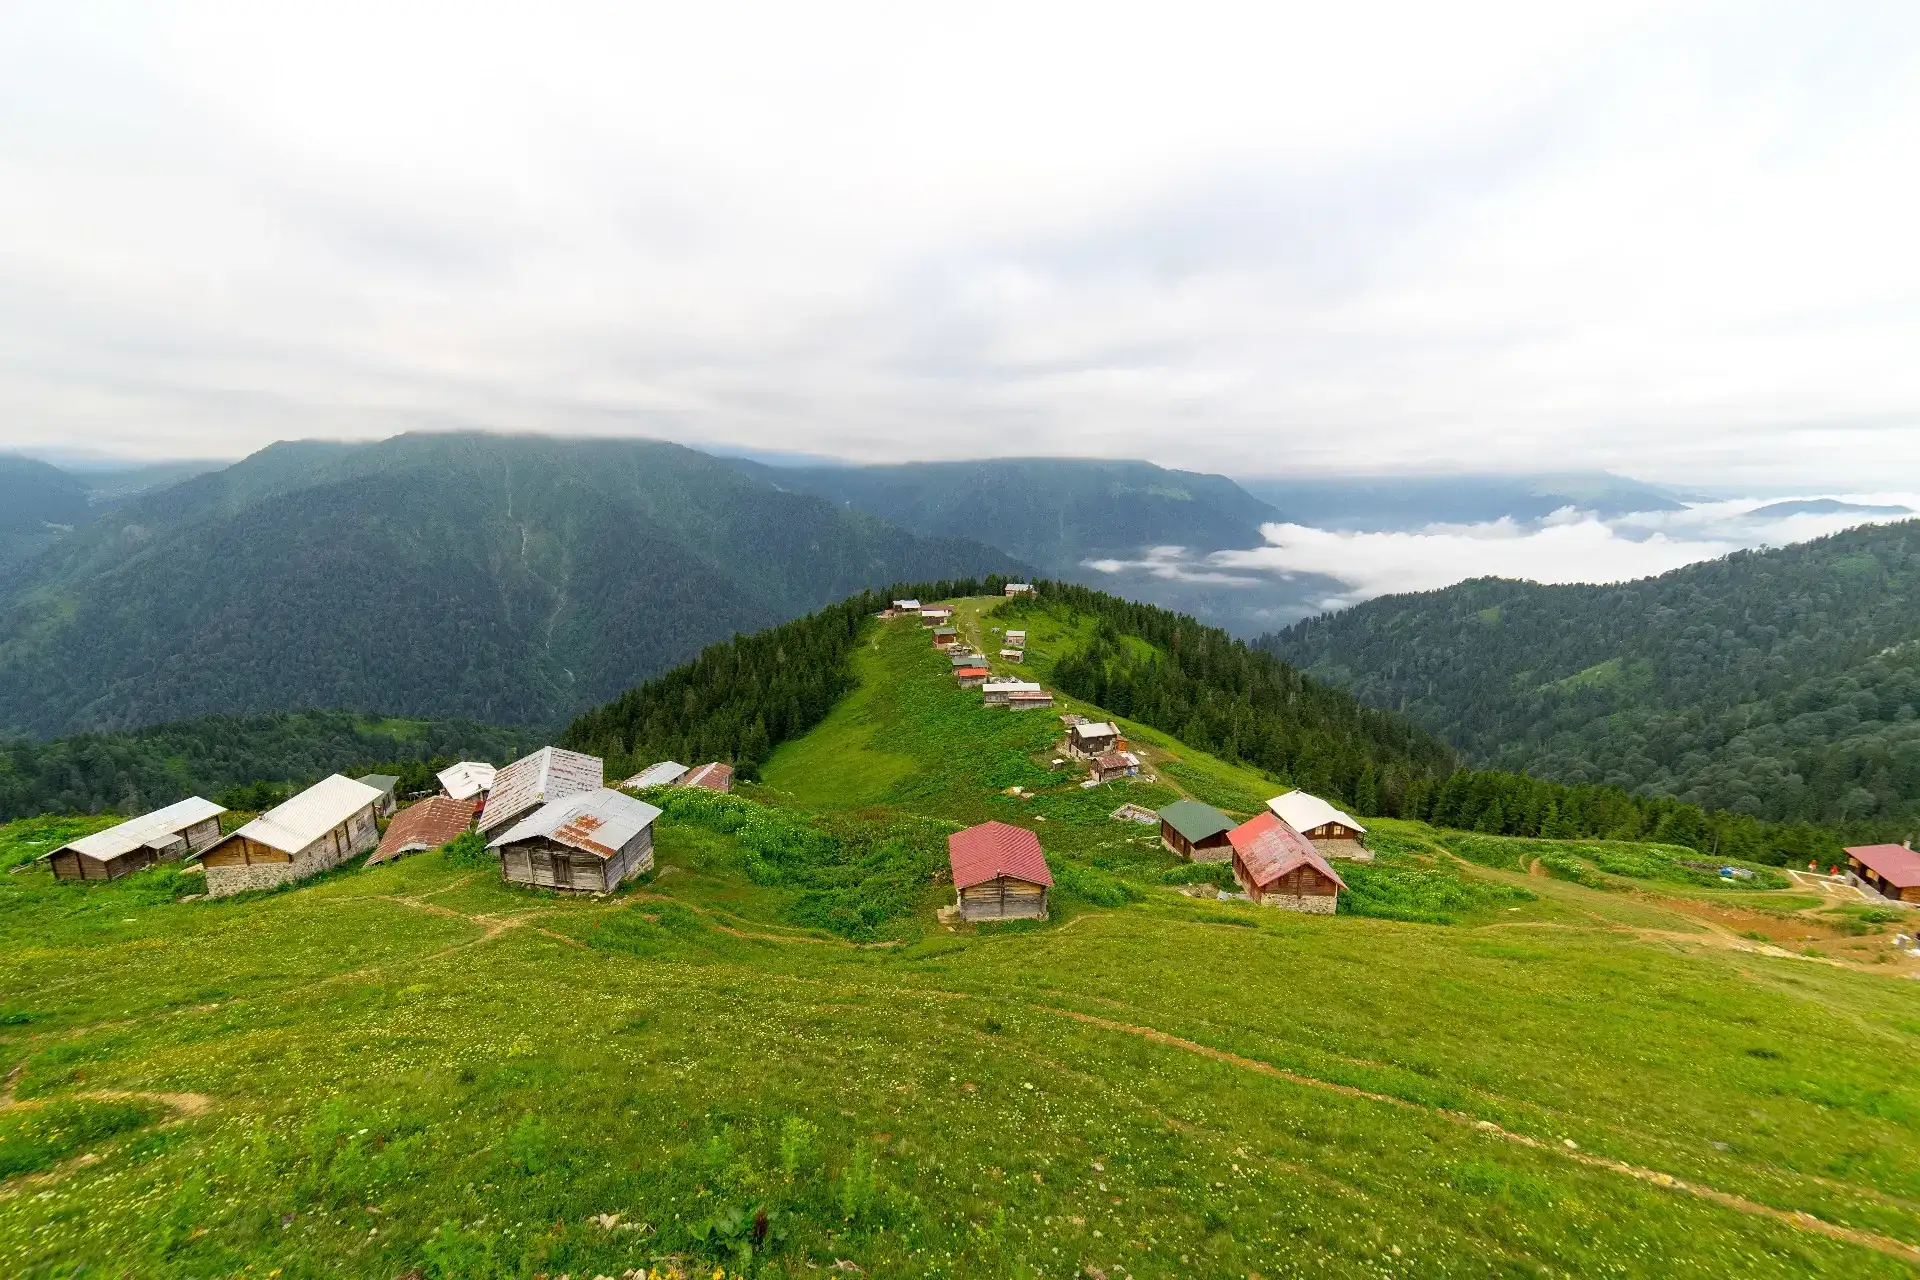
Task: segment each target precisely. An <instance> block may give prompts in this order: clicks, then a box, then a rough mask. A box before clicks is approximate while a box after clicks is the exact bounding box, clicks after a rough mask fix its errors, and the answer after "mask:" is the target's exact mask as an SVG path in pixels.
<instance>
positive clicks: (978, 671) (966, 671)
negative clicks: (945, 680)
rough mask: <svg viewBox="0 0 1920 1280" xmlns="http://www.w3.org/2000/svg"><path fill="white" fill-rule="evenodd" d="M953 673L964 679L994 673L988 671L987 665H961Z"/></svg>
mask: <svg viewBox="0 0 1920 1280" xmlns="http://www.w3.org/2000/svg"><path fill="white" fill-rule="evenodd" d="M953 674H954V675H956V676H959V677H960V678H961V679H963V680H967V679H971V678H973V677H974V676H989V675H992V674H993V673H992V672H991V671H988V670H987V669H986V668H985V667H961V668H959V669H957V670H956V671H955V672H954V673H953Z"/></svg>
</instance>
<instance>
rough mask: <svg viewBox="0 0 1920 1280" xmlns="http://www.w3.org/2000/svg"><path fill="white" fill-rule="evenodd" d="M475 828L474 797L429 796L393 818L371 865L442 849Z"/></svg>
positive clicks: (370, 861)
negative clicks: (402, 855)
mask: <svg viewBox="0 0 1920 1280" xmlns="http://www.w3.org/2000/svg"><path fill="white" fill-rule="evenodd" d="M472 825H473V798H472V797H471V796H469V797H468V798H467V799H465V800H455V799H454V798H453V797H452V796H428V797H427V798H426V799H425V800H422V801H420V802H419V803H418V804H410V805H408V806H407V807H406V808H404V809H402V810H401V811H400V812H399V813H397V814H395V815H394V817H393V822H392V823H391V824H390V825H389V826H388V827H387V833H386V834H385V835H383V836H381V837H380V847H379V848H378V849H375V850H374V851H373V856H372V857H371V858H368V859H367V865H368V866H370V867H371V866H376V865H378V864H379V863H382V862H386V861H388V860H390V859H393V858H397V857H399V856H400V855H401V854H403V853H414V852H417V851H419V850H422V849H438V848H439V847H440V846H441V845H443V844H446V843H447V842H448V841H449V840H452V839H453V838H454V837H456V836H460V835H464V834H465V833H466V830H467V828H469V827H471V826H472Z"/></svg>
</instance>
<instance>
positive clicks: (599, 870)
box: [487, 787, 660, 893]
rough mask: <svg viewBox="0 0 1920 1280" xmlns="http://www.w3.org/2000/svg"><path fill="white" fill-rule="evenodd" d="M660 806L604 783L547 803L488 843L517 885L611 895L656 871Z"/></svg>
mask: <svg viewBox="0 0 1920 1280" xmlns="http://www.w3.org/2000/svg"><path fill="white" fill-rule="evenodd" d="M659 816H660V810H658V809H656V808H654V807H653V806H652V805H650V804H648V803H647V802H646V801H644V800H636V799H634V798H633V797H632V796H629V795H623V794H622V793H620V792H618V791H614V790H612V789H611V788H607V787H602V788H600V789H599V790H597V791H587V792H583V793H581V794H579V795H571V796H567V797H566V798H565V799H562V800H555V801H553V802H552V803H550V804H545V805H542V806H541V807H540V808H539V809H537V810H535V811H534V812H533V813H531V814H529V815H528V816H527V817H525V818H522V819H521V820H520V821H519V822H516V823H514V824H513V826H511V827H509V828H508V829H507V830H506V831H505V832H503V833H502V834H500V835H498V836H496V837H495V838H494V839H493V840H492V841H490V842H489V843H488V845H487V847H488V848H489V849H492V850H494V851H495V852H497V853H498V854H499V856H500V875H501V877H502V878H503V879H505V880H506V881H508V882H509V883H511V884H525V885H535V886H538V887H539V888H542V889H557V890H559V891H560V892H562V893H610V892H612V891H613V890H614V889H617V888H619V887H620V885H621V884H622V883H624V882H625V881H627V880H629V879H631V878H632V877H634V876H637V875H640V874H641V873H642V872H646V871H650V870H652V869H653V820H654V819H655V818H658V817H659Z"/></svg>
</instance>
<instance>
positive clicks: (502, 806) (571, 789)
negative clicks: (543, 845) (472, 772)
mask: <svg viewBox="0 0 1920 1280" xmlns="http://www.w3.org/2000/svg"><path fill="white" fill-rule="evenodd" d="M606 779H607V775H606V766H605V765H603V764H602V763H601V761H600V757H598V756H589V755H582V754H581V753H580V752H578V751H563V750H561V749H560V748H559V747H542V748H540V749H539V750H538V751H536V752H534V753H533V754H532V755H530V756H522V757H521V758H520V759H518V760H515V761H514V762H513V763H512V764H510V765H508V766H507V767H506V768H504V769H502V770H500V771H499V772H498V773H496V774H494V775H493V789H492V790H491V791H489V792H488V793H487V807H486V808H485V809H483V810H481V813H480V829H481V830H482V831H492V830H494V829H495V828H496V827H498V826H499V825H500V824H501V823H503V822H512V821H513V820H514V819H515V818H518V817H519V816H520V815H521V814H523V813H525V812H526V811H527V810H529V809H531V808H533V807H534V806H535V805H540V804H546V803H549V802H551V801H554V800H563V799H565V798H566V797H568V796H574V795H579V794H580V793H581V792H582V791H594V790H598V789H599V788H600V787H601V786H604V785H605V783H606Z"/></svg>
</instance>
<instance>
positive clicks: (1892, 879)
mask: <svg viewBox="0 0 1920 1280" xmlns="http://www.w3.org/2000/svg"><path fill="white" fill-rule="evenodd" d="M1846 853H1847V856H1848V857H1851V858H1858V859H1859V860H1860V863H1861V865H1862V866H1864V867H1867V868H1868V869H1869V870H1871V871H1873V872H1874V873H1875V874H1877V875H1878V876H1879V877H1880V878H1881V879H1882V880H1885V881H1886V882H1887V883H1888V884H1890V885H1892V886H1893V887H1894V888H1896V889H1914V888H1920V853H1915V852H1914V851H1913V850H1911V849H1909V848H1907V847H1906V846H1905V845H1903V844H1862V845H1854V846H1853V847H1851V848H1849V849H1847V851H1846Z"/></svg>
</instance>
